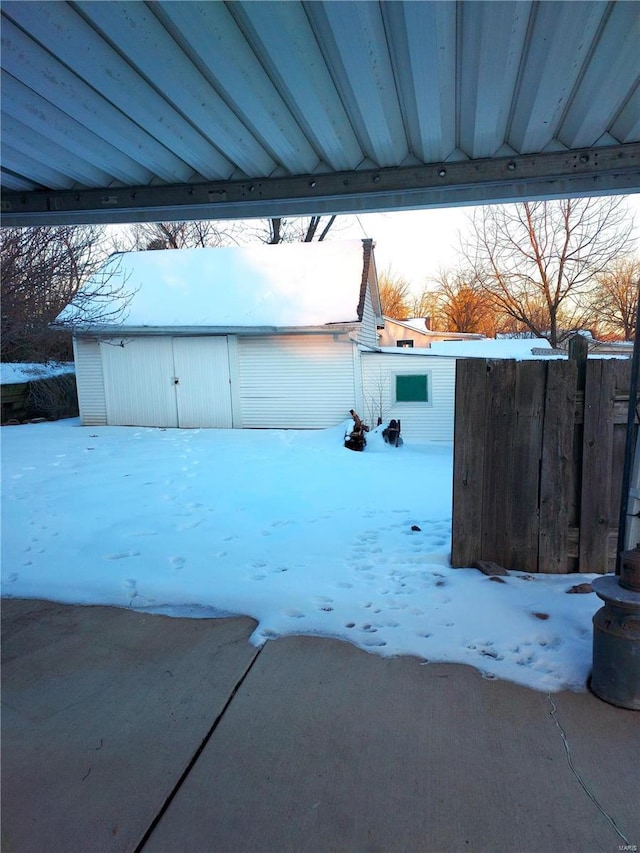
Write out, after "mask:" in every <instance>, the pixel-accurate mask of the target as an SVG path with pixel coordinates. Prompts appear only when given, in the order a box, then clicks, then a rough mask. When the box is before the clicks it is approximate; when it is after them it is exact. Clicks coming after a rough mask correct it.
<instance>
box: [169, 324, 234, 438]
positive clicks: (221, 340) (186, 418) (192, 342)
mask: <svg viewBox="0 0 640 853" xmlns="http://www.w3.org/2000/svg"><path fill="white" fill-rule="evenodd" d="M173 361H174V371H175V378H176V385H175V389H176V394H177V401H178V425H179V426H181V427H218V428H227V427H231V425H232V421H231V381H230V377H229V347H228V344H227V339H226V338H225V337H216V338H174V339H173Z"/></svg>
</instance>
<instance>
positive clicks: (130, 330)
mask: <svg viewBox="0 0 640 853" xmlns="http://www.w3.org/2000/svg"><path fill="white" fill-rule="evenodd" d="M359 326H360V322H359V321H357V320H354V321H352V322H348V323H328V324H327V325H325V326H91V327H82V328H80V327H78V328H76V329H74V330H73V336H74V337H75V338H96V337H100V338H118V337H123V336H125V337H126V336H127V335H140V336H149V337H151V336H156V337H157V336H159V335H172V336H175V337H186V336H188V337H191V338H198V337H206V336H208V335H238V336H239V337H247V336H251V335H265V336H266V335H333V334H335V333H336V332H352V331H354V330H356V329H358V328H359Z"/></svg>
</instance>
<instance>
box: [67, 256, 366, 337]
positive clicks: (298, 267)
mask: <svg viewBox="0 0 640 853" xmlns="http://www.w3.org/2000/svg"><path fill="white" fill-rule="evenodd" d="M364 242H365V241H362V240H346V241H340V242H338V241H336V242H321V243H279V244H277V245H267V244H264V243H261V244H259V245H254V246H234V247H225V248H202V249H179V250H157V251H145V252H125V253H122V254H120V255H117V256H114V257H113V258H112V259H110V261H109V263H111V264H112V265H113V269H114V270H115V273H114V276H113V279H112V280H111V281H110V282H109V287H110V288H112V289H113V288H115V287H117V286H118V285H119V284H121V283H122V282H124V283H125V288H126V290H127V291H128V292H129V293H130V294H131V293H132V294H133V295H132V296H131V301H130V303H129V304H128V305H127V308H126V311H125V314H124V323H123V325H124V326H125V327H139V326H144V327H177V326H179V327H184V326H208V327H238V326H239V327H242V326H245V327H246V326H250V327H251V326H279V327H289V326H322V325H325V324H327V323H350V322H357V321H358V320H359V319H361V318H360V317H359V308H360V311H361V286H362V285H363V281H365V282H366V272H367V270H366V269H365V266H366V265H367V263H368V261H369V257H370V254H371V252H370V251H368V252H367V251H363V243H364ZM368 242H369V241H367V243H368ZM364 249H365V250H366V249H369V246H364ZM58 319H59V320H62V319H64V320H66V321H69V320H76V321H80V322H81V321H82V317H81V316H79V315H78V314H76V313H74V311H73V309H72V308H71V307H70V306H68V307H67V308H66V309H65V310H64V311H63V312H62V314H61V315H60V316H59V318H58Z"/></svg>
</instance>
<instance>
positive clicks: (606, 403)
mask: <svg viewBox="0 0 640 853" xmlns="http://www.w3.org/2000/svg"><path fill="white" fill-rule="evenodd" d="M615 376H616V374H615V368H614V367H613V365H612V364H611V362H610V360H609V359H598V360H592V361H589V362H588V364H587V379H586V386H585V405H584V435H583V441H582V495H581V501H580V543H579V549H578V553H579V560H580V571H581V572H604V571H606V570H607V566H608V553H607V552H608V539H609V529H610V528H611V527H615V526H616V525H617V519H611V517H610V512H611V460H612V455H613V398H614V396H615Z"/></svg>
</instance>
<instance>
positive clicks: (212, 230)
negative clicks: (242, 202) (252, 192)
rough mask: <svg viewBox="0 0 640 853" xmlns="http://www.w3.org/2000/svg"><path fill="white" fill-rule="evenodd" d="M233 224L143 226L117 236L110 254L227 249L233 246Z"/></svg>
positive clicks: (144, 223) (153, 223) (141, 224)
mask: <svg viewBox="0 0 640 853" xmlns="http://www.w3.org/2000/svg"><path fill="white" fill-rule="evenodd" d="M236 230H237V229H236V228H235V226H234V225H233V224H230V225H227V226H226V227H225V228H220V227H219V223H218V222H214V221H212V220H200V221H187V222H143V223H136V224H134V225H131V226H130V227H129V228H128V229H126V230H125V231H122V232H120V233H119V234H118V235H117V236H116V237H115V238H114V242H113V249H114V251H118V252H123V251H124V252H139V251H144V250H146V249H196V248H204V247H206V246H227V245H230V244H232V243H234V242H236V240H235V236H234V235H235V231H236Z"/></svg>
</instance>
